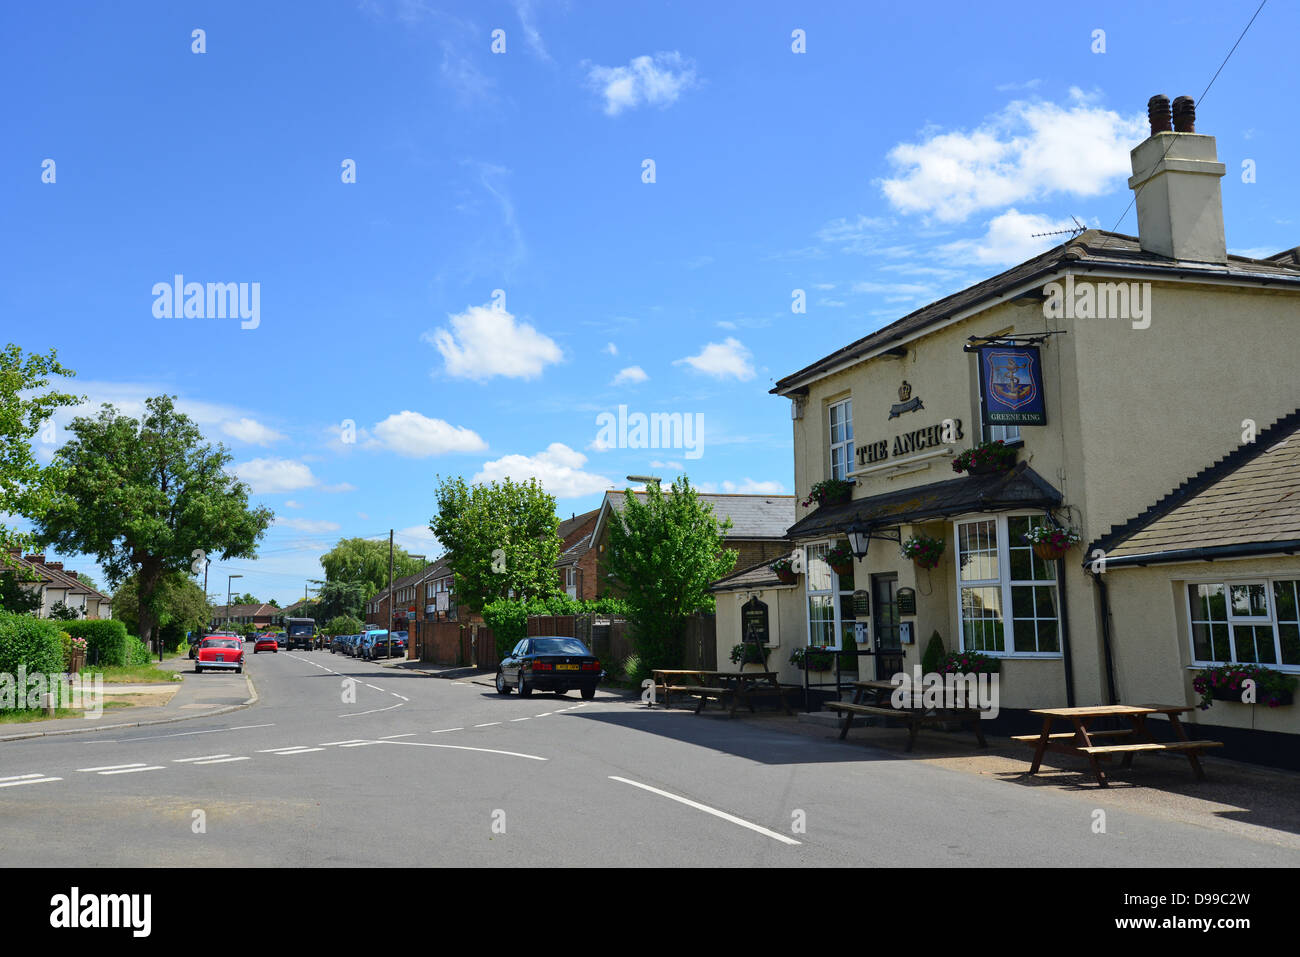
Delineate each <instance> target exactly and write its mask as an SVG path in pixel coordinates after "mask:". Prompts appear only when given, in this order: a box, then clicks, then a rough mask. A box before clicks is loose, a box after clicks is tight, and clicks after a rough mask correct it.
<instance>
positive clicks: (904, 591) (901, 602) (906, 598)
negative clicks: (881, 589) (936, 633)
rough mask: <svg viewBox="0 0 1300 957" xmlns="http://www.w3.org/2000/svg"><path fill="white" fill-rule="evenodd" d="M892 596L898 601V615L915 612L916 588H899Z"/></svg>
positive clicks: (913, 613)
mask: <svg viewBox="0 0 1300 957" xmlns="http://www.w3.org/2000/svg"><path fill="white" fill-rule="evenodd" d="M894 597H895V598H896V599H897V601H898V613H899V614H900V615H915V614H916V589H915V588H900V589H899V590H898V591H897V592H895V594H894Z"/></svg>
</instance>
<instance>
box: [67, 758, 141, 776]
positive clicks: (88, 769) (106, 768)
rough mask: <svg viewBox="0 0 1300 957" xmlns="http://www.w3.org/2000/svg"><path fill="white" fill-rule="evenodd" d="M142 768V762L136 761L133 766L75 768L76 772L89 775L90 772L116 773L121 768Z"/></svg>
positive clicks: (110, 765)
mask: <svg viewBox="0 0 1300 957" xmlns="http://www.w3.org/2000/svg"><path fill="white" fill-rule="evenodd" d="M142 767H144V762H143V761H137V762H136V763H135V764H105V765H104V766H103V767H100V768H77V770H78V771H81V772H85V773H87V774H89V773H91V772H103V771H117V770H120V769H123V768H142Z"/></svg>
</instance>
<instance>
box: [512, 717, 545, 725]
mask: <svg viewBox="0 0 1300 957" xmlns="http://www.w3.org/2000/svg"><path fill="white" fill-rule="evenodd" d="M538 717H541V716H540V715H538ZM531 720H533V719H532V718H511V719H510V723H511V724H514V723H515V722H516V721H531Z"/></svg>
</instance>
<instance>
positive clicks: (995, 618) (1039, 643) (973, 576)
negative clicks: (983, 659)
mask: <svg viewBox="0 0 1300 957" xmlns="http://www.w3.org/2000/svg"><path fill="white" fill-rule="evenodd" d="M1046 521H1047V519H1046V518H1044V517H1043V516H1041V515H998V516H994V517H992V518H986V519H978V520H976V521H970V522H958V523H956V525H955V527H954V530H955V533H956V535H955V537H956V541H957V593H958V595H959V596H960V610H959V614H960V616H961V647H962V650H963V651H980V652H984V653H985V654H991V655H1058V654H1060V651H1061V637H1060V612H1059V610H1058V609H1059V601H1058V596H1057V583H1056V565H1055V563H1054V562H1048V561H1044V560H1043V559H1041V558H1039V557H1038V556H1037V555H1035V554H1034V550H1033V547H1032V546H1031V545H1030V544H1029V543H1028V542H1026V541H1025V540H1024V534H1025V532H1027V531H1029V529H1031V528H1033V527H1035V526H1038V525H1043V524H1045V523H1046Z"/></svg>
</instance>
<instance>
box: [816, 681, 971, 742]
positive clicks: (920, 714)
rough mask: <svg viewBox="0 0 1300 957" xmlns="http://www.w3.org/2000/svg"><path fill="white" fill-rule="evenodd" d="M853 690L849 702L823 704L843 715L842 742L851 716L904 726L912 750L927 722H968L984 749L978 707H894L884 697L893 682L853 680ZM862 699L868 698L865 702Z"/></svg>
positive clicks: (892, 686) (890, 690)
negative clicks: (873, 718) (881, 718)
mask: <svg viewBox="0 0 1300 957" xmlns="http://www.w3.org/2000/svg"><path fill="white" fill-rule="evenodd" d="M853 687H854V688H855V689H856V690H855V691H854V694H853V700H852V701H831V702H828V703H827V705H826V707H827V709H828V710H830V711H835V712H838V713H840V714H842V715H843V716H844V718H843V722H842V724H841V725H840V740H841V741H843V740H844V739H845V738H846V737H847V736H848V733H849V728H850V727H851V726H852V725H853V716H854V715H869V716H872V717H883V718H893V719H895V720H897V721H902V722H904V723H905V724H906V725H907V731H908V734H907V749H906V750H908V751H911V750H912V748H913V746H914V745H915V744H916V735H917V733H918V732H919V731H920V730H921V728H922V727H924V726H925V725H927V724H944V723H947V722H949V721H961V722H966V721H971V722H973V723H974V727H975V739H976V740H977V741H978V742H979V746H980V747H981V748H987V747H988V742H987V741H985V740H984V730H983V729H982V728H981V727H980V712H979V709H978V708H924V707H921V708H895V707H894V706H893V705H892V704H886V703H885V701H884V699H885V698H886V696H887V695H890V694H893V691H894V688H895V687H896V686H895V685H894V683H893V682H892V681H855V682H853ZM864 699H867V700H865V701H864Z"/></svg>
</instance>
